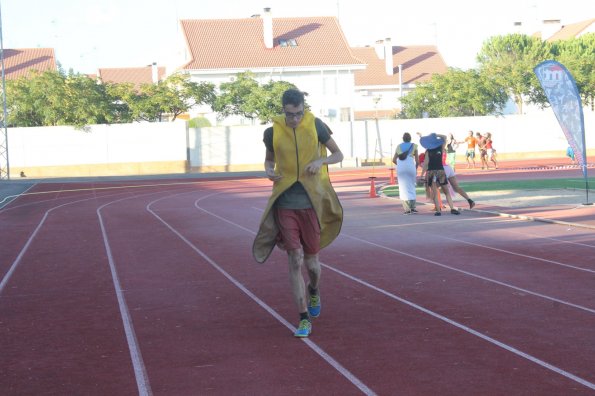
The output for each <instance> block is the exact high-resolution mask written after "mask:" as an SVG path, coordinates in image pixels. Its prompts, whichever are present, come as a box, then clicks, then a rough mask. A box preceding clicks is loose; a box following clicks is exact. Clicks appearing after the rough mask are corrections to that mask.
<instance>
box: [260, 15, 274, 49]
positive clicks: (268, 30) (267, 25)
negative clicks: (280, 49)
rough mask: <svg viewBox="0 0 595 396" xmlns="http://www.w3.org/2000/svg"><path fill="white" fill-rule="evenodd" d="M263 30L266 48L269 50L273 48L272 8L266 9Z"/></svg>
mask: <svg viewBox="0 0 595 396" xmlns="http://www.w3.org/2000/svg"><path fill="white" fill-rule="evenodd" d="M262 28H263V29H262V30H263V32H264V46H265V47H266V48H268V49H272V48H273V16H272V14H271V9H270V8H268V7H267V8H265V9H264V16H263V18H262Z"/></svg>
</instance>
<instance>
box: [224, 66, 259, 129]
mask: <svg viewBox="0 0 595 396" xmlns="http://www.w3.org/2000/svg"><path fill="white" fill-rule="evenodd" d="M259 93H260V86H259V85H258V82H257V81H256V80H255V79H254V73H252V72H244V73H238V74H236V77H235V79H234V80H233V81H231V82H225V83H221V84H220V85H219V94H218V95H217V98H216V99H215V101H214V103H213V110H214V111H215V112H217V113H218V114H217V117H218V118H219V119H223V118H226V117H229V116H231V115H240V116H243V117H246V118H249V119H253V118H255V112H254V107H253V105H252V103H253V102H254V100H252V101H251V102H252V103H251V104H247V102H248V98H249V97H250V96H251V95H256V96H257V97H258V95H259Z"/></svg>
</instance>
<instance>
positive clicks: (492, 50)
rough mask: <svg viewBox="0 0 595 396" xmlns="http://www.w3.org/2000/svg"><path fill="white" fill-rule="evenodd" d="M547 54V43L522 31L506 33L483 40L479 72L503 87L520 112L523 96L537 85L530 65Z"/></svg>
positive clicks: (549, 53)
mask: <svg viewBox="0 0 595 396" xmlns="http://www.w3.org/2000/svg"><path fill="white" fill-rule="evenodd" d="M549 57H551V52H550V44H549V43H546V42H544V41H542V40H541V39H539V38H535V37H530V36H527V35H523V34H509V35H505V36H494V37H491V38H489V39H488V40H486V41H485V42H484V43H483V45H482V48H481V50H480V52H479V54H478V55H477V61H478V62H479V64H480V70H481V72H482V73H483V74H484V75H487V76H489V77H490V78H491V79H493V80H494V82H496V83H497V84H498V85H499V86H501V87H504V89H506V92H507V93H508V95H510V96H511V97H512V98H513V99H514V101H515V103H516V104H517V106H518V109H519V112H520V113H522V109H523V96H529V97H530V96H531V95H532V93H533V92H534V89H535V87H536V86H538V85H539V82H538V81H537V77H536V76H535V74H534V72H533V68H534V67H535V66H536V65H537V64H539V63H540V62H542V61H544V60H546V59H548V58H549Z"/></svg>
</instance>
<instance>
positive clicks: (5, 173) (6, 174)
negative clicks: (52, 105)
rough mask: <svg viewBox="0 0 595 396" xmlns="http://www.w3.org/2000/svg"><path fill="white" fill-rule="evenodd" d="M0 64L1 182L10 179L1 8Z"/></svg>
mask: <svg viewBox="0 0 595 396" xmlns="http://www.w3.org/2000/svg"><path fill="white" fill-rule="evenodd" d="M0 63H1V66H2V135H1V137H0V180H8V179H10V166H9V163H8V129H7V127H6V118H7V115H6V76H5V74H4V41H3V39H2V10H1V6H0Z"/></svg>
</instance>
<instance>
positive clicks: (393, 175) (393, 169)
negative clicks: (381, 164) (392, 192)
mask: <svg viewBox="0 0 595 396" xmlns="http://www.w3.org/2000/svg"><path fill="white" fill-rule="evenodd" d="M388 184H390V185H391V186H394V185H395V184H396V183H395V168H390V181H389V182H388Z"/></svg>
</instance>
